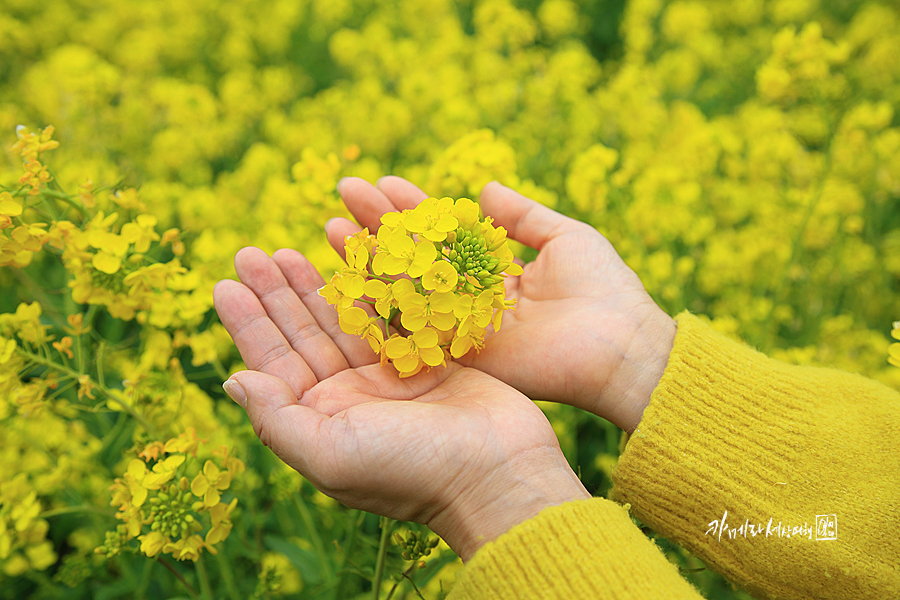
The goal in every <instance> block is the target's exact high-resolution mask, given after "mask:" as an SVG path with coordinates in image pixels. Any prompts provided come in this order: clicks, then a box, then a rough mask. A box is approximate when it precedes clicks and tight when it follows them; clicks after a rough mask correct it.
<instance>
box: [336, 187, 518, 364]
mask: <svg viewBox="0 0 900 600" xmlns="http://www.w3.org/2000/svg"><path fill="white" fill-rule="evenodd" d="M345 252H346V260H347V266H346V267H345V268H344V269H343V270H341V271H339V272H337V273H335V274H334V275H333V276H332V278H331V282H330V283H328V284H326V285H325V286H324V287H323V288H322V289H320V290H319V294H320V295H321V296H322V297H323V298H325V300H326V301H327V302H328V303H329V304H331V305H333V306H334V307H335V309H337V311H338V315H339V323H340V326H341V330H342V331H344V332H345V333H349V334H351V335H358V336H360V337H361V338H363V339H364V340H366V341H367V342H369V345H370V346H371V347H372V350H373V351H374V352H375V353H376V354H378V355H379V356H380V357H381V362H382V364H385V363H387V362H388V361H390V362H392V363H393V364H394V366H395V367H396V368H397V370H398V371H399V372H400V376H401V377H409V376H411V375H415V374H416V373H418V372H419V371H421V370H422V369H423V368H426V367H428V368H431V367H437V366H439V365H444V364H446V360H447V359H448V358H450V357H452V358H459V357H461V356H463V355H464V354H466V353H467V352H468V351H469V350H471V349H472V348H474V349H476V350H479V349H481V348H482V347H483V346H484V337H485V334H486V331H487V328H488V326H493V328H494V330H497V329H499V328H500V324H501V320H502V317H503V311H505V310H507V309H511V308H513V306H514V305H515V300H507V299H506V285H505V278H506V276H507V275H520V274H521V273H522V267H520V266H519V265H518V264H516V263H514V262H513V254H512V250H510V248H509V241H508V239H507V237H506V229H504V228H503V227H494V225H493V220H492V219H491V218H490V217H487V218H482V217H481V216H480V209H479V206H478V204H477V203H475V202H473V201H472V200H469V199H468V198H459V199H458V200H454V199H453V198H441V199H437V198H428V199H426V200H423V201H422V202H421V203H420V204H419V205H418V206H417V207H416V208H414V209H406V210H404V211H402V212H392V213H387V214H385V215H384V216H382V218H381V227H379V229H378V234H377V235H370V234H369V231H368V229H364V230H362V231H361V232H359V233H358V234H356V235H353V236H349V237H348V238H347V245H346V246H345ZM357 302H363V303H368V304H370V305H371V306H372V307H373V309H372V310H371V311H366V310H365V309H363V308H361V307H359V306H357V305H356V303H357ZM398 315H399V317H400V321H399V325H401V326H402V328H403V329H404V330H405V331H406V332H408V334H409V335H401V334H400V333H393V334H392V335H391V336H390V337H388V338H387V339H386V340H385V337H386V336H385V332H386V331H389V326H390V324H391V323H392V322H393V321H394V319H395V317H397V316H398Z"/></svg>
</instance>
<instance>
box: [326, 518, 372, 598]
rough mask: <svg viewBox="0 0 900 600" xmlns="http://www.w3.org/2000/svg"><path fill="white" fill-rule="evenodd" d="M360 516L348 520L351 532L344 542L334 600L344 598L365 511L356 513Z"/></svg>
mask: <svg viewBox="0 0 900 600" xmlns="http://www.w3.org/2000/svg"><path fill="white" fill-rule="evenodd" d="M356 512H357V513H358V516H357V517H356V518H355V519H348V520H347V522H348V523H349V524H350V531H349V532H348V533H347V541H346V542H344V550H343V552H342V553H341V562H340V564H339V565H338V569H337V572H338V582H337V586H335V588H334V595H333V596H332V598H333V600H341V599H342V598H343V597H344V586H345V585H346V582H347V570H346V568H347V563H348V562H349V561H350V555H351V554H353V550H354V549H355V547H356V534H357V533H358V532H359V528H360V527H362V523H363V519H365V517H366V513H364V512H363V511H361V510H360V511H356Z"/></svg>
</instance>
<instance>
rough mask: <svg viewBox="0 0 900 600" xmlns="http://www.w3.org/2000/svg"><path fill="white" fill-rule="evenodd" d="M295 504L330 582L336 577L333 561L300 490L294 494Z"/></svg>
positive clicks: (326, 577)
mask: <svg viewBox="0 0 900 600" xmlns="http://www.w3.org/2000/svg"><path fill="white" fill-rule="evenodd" d="M294 505H295V506H296V507H297V512H299V513H300V518H301V519H302V520H303V524H304V525H305V526H306V530H307V532H308V533H309V538H310V541H311V542H312V545H313V548H315V550H316V556H318V558H319V565H320V566H321V569H322V571H323V572H324V575H325V580H326V581H329V582H330V581H331V580H332V579H334V571H333V570H332V568H331V562H330V561H329V560H328V555H327V554H325V545H324V544H323V543H322V537H321V536H320V535H319V530H318V529H316V524H315V522H314V521H313V518H312V513H310V512H309V507H308V506H307V505H306V502H304V501H303V498H302V497H301V496H300V493H299V492H298V493H296V494H294Z"/></svg>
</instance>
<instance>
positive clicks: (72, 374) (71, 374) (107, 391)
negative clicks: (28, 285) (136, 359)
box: [16, 348, 156, 437]
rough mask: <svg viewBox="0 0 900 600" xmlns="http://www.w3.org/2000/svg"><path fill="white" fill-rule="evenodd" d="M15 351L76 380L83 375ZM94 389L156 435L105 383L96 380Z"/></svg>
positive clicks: (26, 353) (36, 355)
mask: <svg viewBox="0 0 900 600" xmlns="http://www.w3.org/2000/svg"><path fill="white" fill-rule="evenodd" d="M16 352H17V353H18V354H19V355H20V356H23V357H25V358H27V359H29V360H31V361H33V362H36V363H37V364H39V365H43V366H45V367H47V368H49V369H54V370H56V371H61V372H62V373H65V374H66V375H68V376H69V377H71V378H73V379H76V380H77V379H78V378H79V377H81V376H82V375H83V373H79V372H77V371H74V370H72V369H70V368H69V367H67V366H65V365H61V364H59V363H57V362H54V361H52V360H50V359H47V358H44V357H43V356H40V355H38V354H35V353H34V352H29V351H28V350H25V349H24V348H16ZM94 389H96V390H97V391H99V392H100V393H102V394H103V395H104V396H106V397H107V399H108V401H107V404H108V403H109V401H112V402H115V403H116V404H118V405H119V406H121V407H122V410H124V411H125V412H126V413H128V414H129V415H130V416H131V418H133V419H134V420H135V421H137V422H138V423H140V424H141V426H142V427H143V428H144V429H146V430H147V432H148V433H150V435H151V436H153V437H155V436H156V428H154V427H153V425H151V424H150V423H148V422H147V420H146V419H144V417H142V416H141V415H139V414H138V413H137V412H136V411H135V410H134V408H133V407H131V406H129V405H127V404H125V403H124V402H122V401H121V400H119V399H118V398H116V397H115V396H114V395H113V393H112V391H111V390H110V389H109V388H107V387H106V386H105V385H103V384H101V383H99V382H97V383H95V384H94Z"/></svg>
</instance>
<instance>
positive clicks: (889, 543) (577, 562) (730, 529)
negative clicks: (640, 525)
mask: <svg viewBox="0 0 900 600" xmlns="http://www.w3.org/2000/svg"><path fill="white" fill-rule="evenodd" d="M613 479H614V482H615V488H614V490H613V492H612V494H611V497H612V498H613V499H614V500H616V501H618V502H623V503H624V502H627V503H630V504H631V508H632V512H633V513H634V514H635V515H636V516H637V517H639V518H640V519H641V520H642V521H644V522H645V523H647V524H648V525H650V526H652V527H653V528H654V529H656V530H657V531H658V532H660V533H661V534H663V535H665V536H667V537H669V538H670V539H672V540H674V541H676V542H679V543H681V544H682V545H683V546H685V547H687V548H689V549H691V550H692V551H694V552H695V553H696V554H697V555H698V556H700V557H701V558H703V559H704V560H706V561H707V564H708V565H709V566H710V567H711V568H713V569H715V570H717V571H719V572H721V573H723V574H724V575H725V576H726V577H727V578H728V579H729V580H731V581H732V582H733V583H734V584H735V585H737V586H739V587H742V588H744V589H746V590H748V591H750V592H751V593H753V594H754V595H757V596H760V597H772V598H784V599H794V598H861V599H864V598H900V535H898V534H900V395H898V394H897V393H896V392H894V391H893V390H891V389H889V388H887V387H886V386H883V385H881V384H878V383H875V382H872V381H870V380H867V379H865V378H862V377H859V376H855V375H850V374H847V373H842V372H839V371H834V370H829V369H819V368H808V367H794V366H789V365H786V364H784V363H780V362H778V361H774V360H771V359H769V358H767V357H765V356H764V355H762V354H760V353H758V352H755V351H753V350H752V349H750V348H748V347H746V346H744V345H743V344H739V343H736V342H734V341H731V340H729V339H728V338H725V337H724V336H721V335H719V334H717V333H715V332H714V331H712V330H711V329H710V328H709V327H708V326H707V325H705V324H704V323H703V322H702V321H700V320H699V319H697V318H696V317H694V316H691V315H689V314H682V315H680V316H679V317H678V333H677V335H676V337H675V346H674V348H673V351H672V354H671V355H670V357H669V364H668V366H667V368H666V372H665V373H664V375H663V377H662V380H661V381H660V384H659V386H658V387H657V389H656V390H655V391H654V393H653V397H652V399H651V401H650V405H649V406H648V407H647V410H646V411H645V412H644V416H643V419H642V421H641V423H640V425H639V426H638V429H637V430H636V431H635V433H634V435H633V436H632V437H631V439H630V440H629V442H628V445H627V447H626V449H625V452H624V453H623V455H622V457H621V459H620V461H619V464H618V466H617V467H616V470H615V471H614V473H613ZM826 538H829V539H826ZM449 598H450V600H469V599H473V600H474V599H476V598H477V599H483V598H491V599H493V598H496V599H498V600H503V599H507V598H508V599H516V600H523V599H526V598H546V599H548V600H554V599H562V598H566V599H568V598H610V599H620V600H631V599H638V598H679V599H681V598H684V599H688V598H690V599H692V600H697V599H698V598H700V596H699V595H698V594H697V593H696V592H695V591H694V590H693V588H691V587H690V586H689V585H688V584H687V583H686V582H685V581H684V580H683V579H682V578H681V577H680V576H679V575H678V573H677V570H676V569H675V568H674V567H673V566H672V565H670V564H669V563H668V562H667V561H666V559H665V557H664V556H663V554H662V552H660V551H659V549H658V548H657V547H656V546H655V545H654V544H653V543H652V542H651V541H650V540H648V539H647V538H646V537H644V536H643V535H642V534H641V533H640V531H639V530H638V529H637V527H636V526H635V525H634V524H633V523H632V522H631V520H630V519H629V517H628V514H627V512H626V510H625V509H624V508H622V507H621V506H618V505H616V504H614V503H613V502H610V501H607V500H604V499H600V498H594V499H591V500H584V501H579V502H570V503H567V504H563V505H561V506H555V507H551V508H548V509H545V510H544V511H542V512H541V513H540V514H539V515H538V516H536V517H534V518H533V519H530V520H528V521H526V522H524V523H521V524H519V525H517V526H516V527H514V528H513V529H511V530H510V531H509V532H507V533H506V534H504V535H503V536H501V537H500V538H498V539H496V540H494V541H493V542H491V543H488V544H486V545H485V546H484V547H483V548H481V549H480V550H479V551H478V553H476V555H475V556H474V557H473V559H472V560H471V561H470V562H469V563H468V565H467V566H466V568H465V569H464V571H463V572H462V574H461V576H460V577H459V579H458V580H457V583H456V585H455V586H454V588H453V591H452V593H451V594H450V596H449Z"/></svg>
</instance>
